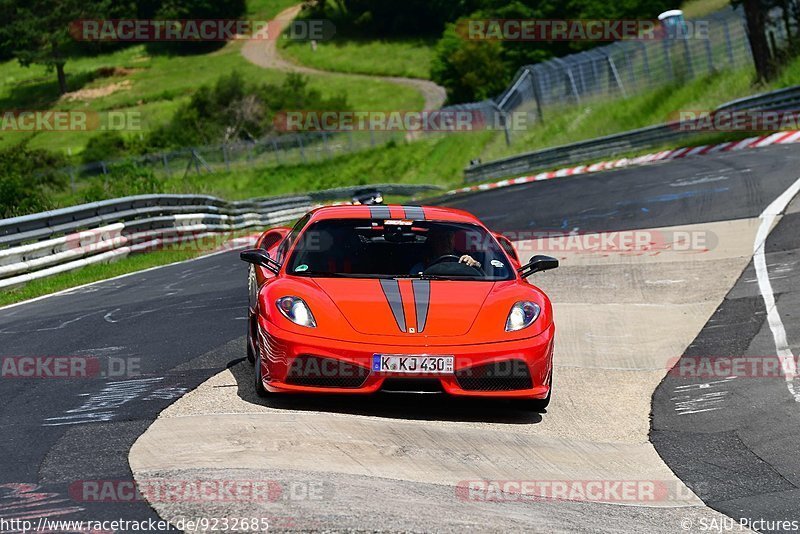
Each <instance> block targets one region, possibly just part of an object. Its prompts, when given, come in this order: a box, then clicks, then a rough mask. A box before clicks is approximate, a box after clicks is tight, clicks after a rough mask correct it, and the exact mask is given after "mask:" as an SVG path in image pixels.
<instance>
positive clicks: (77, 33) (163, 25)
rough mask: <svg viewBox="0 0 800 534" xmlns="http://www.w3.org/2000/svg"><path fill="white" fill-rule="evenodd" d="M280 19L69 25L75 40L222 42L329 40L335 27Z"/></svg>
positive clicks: (107, 21) (320, 22)
mask: <svg viewBox="0 0 800 534" xmlns="http://www.w3.org/2000/svg"><path fill="white" fill-rule="evenodd" d="M284 24H285V23H284V22H283V21H276V20H241V19H158V20H156V19H81V20H76V21H73V22H72V23H71V24H70V26H69V32H70V35H72V37H73V39H75V40H77V41H104V42H133V43H136V42H164V41H175V42H185V41H194V42H222V41H239V40H269V39H278V38H279V37H281V36H283V37H284V38H286V39H291V40H295V41H323V40H326V39H331V38H332V37H333V36H334V34H335V33H336V26H335V25H334V24H333V22H331V21H330V20H327V19H303V20H294V21H292V22H290V23H289V24H288V25H287V26H286V27H285V28H284Z"/></svg>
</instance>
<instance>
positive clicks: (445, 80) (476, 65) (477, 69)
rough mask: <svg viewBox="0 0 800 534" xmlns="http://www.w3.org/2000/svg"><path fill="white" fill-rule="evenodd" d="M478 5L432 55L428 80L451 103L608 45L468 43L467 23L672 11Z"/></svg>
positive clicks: (557, 0) (577, 2) (587, 0)
mask: <svg viewBox="0 0 800 534" xmlns="http://www.w3.org/2000/svg"><path fill="white" fill-rule="evenodd" d="M480 4H481V5H480V8H479V9H477V10H475V11H472V12H466V13H462V14H461V18H460V19H459V21H458V22H457V23H456V25H455V26H452V25H450V26H448V27H447V29H446V30H445V33H444V36H443V37H442V39H441V41H440V42H439V45H438V46H437V49H436V57H435V59H434V63H433V67H432V69H431V74H432V78H433V80H434V81H435V82H437V83H439V84H441V85H443V86H444V87H446V88H447V91H448V96H449V98H450V102H451V103H459V102H466V101H472V100H481V99H483V98H486V97H487V96H495V95H497V94H498V93H499V92H500V91H502V89H503V88H504V87H505V85H506V84H507V83H508V82H509V81H510V80H511V78H512V77H513V75H514V73H515V72H516V71H517V69H519V68H520V67H522V66H523V65H529V64H534V63H539V62H541V61H544V60H547V59H550V58H552V57H560V56H564V55H567V54H570V53H574V52H578V51H581V50H585V49H587V48H591V47H593V46H597V45H605V44H608V43H604V42H598V41H593V42H589V41H553V42H537V43H530V42H519V41H493V40H469V39H467V38H466V36H465V35H464V28H465V27H466V26H465V25H466V24H467V21H468V20H484V19H545V20H548V19H549V20H592V19H611V20H617V19H638V18H642V19H653V18H655V16H656V15H658V14H659V13H660V12H662V11H664V10H665V9H667V8H668V7H671V6H672V0H625V1H620V2H607V1H601V0H573V1H570V2H564V1H561V0H516V1H512V2H507V1H503V0H483V1H481V2H480ZM498 88H499V89H498Z"/></svg>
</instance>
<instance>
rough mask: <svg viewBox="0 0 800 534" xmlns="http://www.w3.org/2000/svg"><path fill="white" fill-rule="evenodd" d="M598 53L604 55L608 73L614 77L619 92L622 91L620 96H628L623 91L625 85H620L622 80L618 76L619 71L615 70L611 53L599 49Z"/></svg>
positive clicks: (615, 66)
mask: <svg viewBox="0 0 800 534" xmlns="http://www.w3.org/2000/svg"><path fill="white" fill-rule="evenodd" d="M600 53H601V54H603V55H604V56H606V61H607V62H608V69H609V73H610V75H611V77H612V78H614V82H615V83H616V84H617V89H619V91H620V93H622V98H628V94H627V93H626V92H625V86H624V85H622V80H621V79H620V77H619V72H618V71H617V65H616V63H614V60H613V59H612V57H611V54H609V53H608V52H606V51H605V50H600Z"/></svg>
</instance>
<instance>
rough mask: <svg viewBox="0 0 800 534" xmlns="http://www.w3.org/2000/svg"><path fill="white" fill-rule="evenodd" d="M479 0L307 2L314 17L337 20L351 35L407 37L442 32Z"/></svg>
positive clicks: (339, 27)
mask: <svg viewBox="0 0 800 534" xmlns="http://www.w3.org/2000/svg"><path fill="white" fill-rule="evenodd" d="M480 3H481V2H480V1H479V0H404V1H402V2H393V1H386V0H327V1H326V0H316V1H307V2H305V6H306V12H307V13H309V14H310V15H311V16H312V17H325V18H328V19H331V20H332V21H333V22H334V24H336V32H337V34H339V35H346V36H349V37H354V36H361V37H380V38H386V37H403V36H406V37H408V36H425V35H435V34H439V33H441V31H442V29H444V25H445V23H447V22H451V21H454V20H455V19H456V18H458V17H459V16H461V15H464V14H466V13H471V12H472V11H474V10H475V9H477V8H478V7H479V4H480Z"/></svg>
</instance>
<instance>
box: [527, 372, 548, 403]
mask: <svg viewBox="0 0 800 534" xmlns="http://www.w3.org/2000/svg"><path fill="white" fill-rule="evenodd" d="M552 396H553V371H550V390H549V391H548V392H547V397H545V398H543V399H531V400H530V401H529V402H528V407H529V408H530V409H531V410H533V411H535V412H540V413H541V412H543V411H545V410H546V409H547V407H548V406H549V405H550V397H552Z"/></svg>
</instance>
